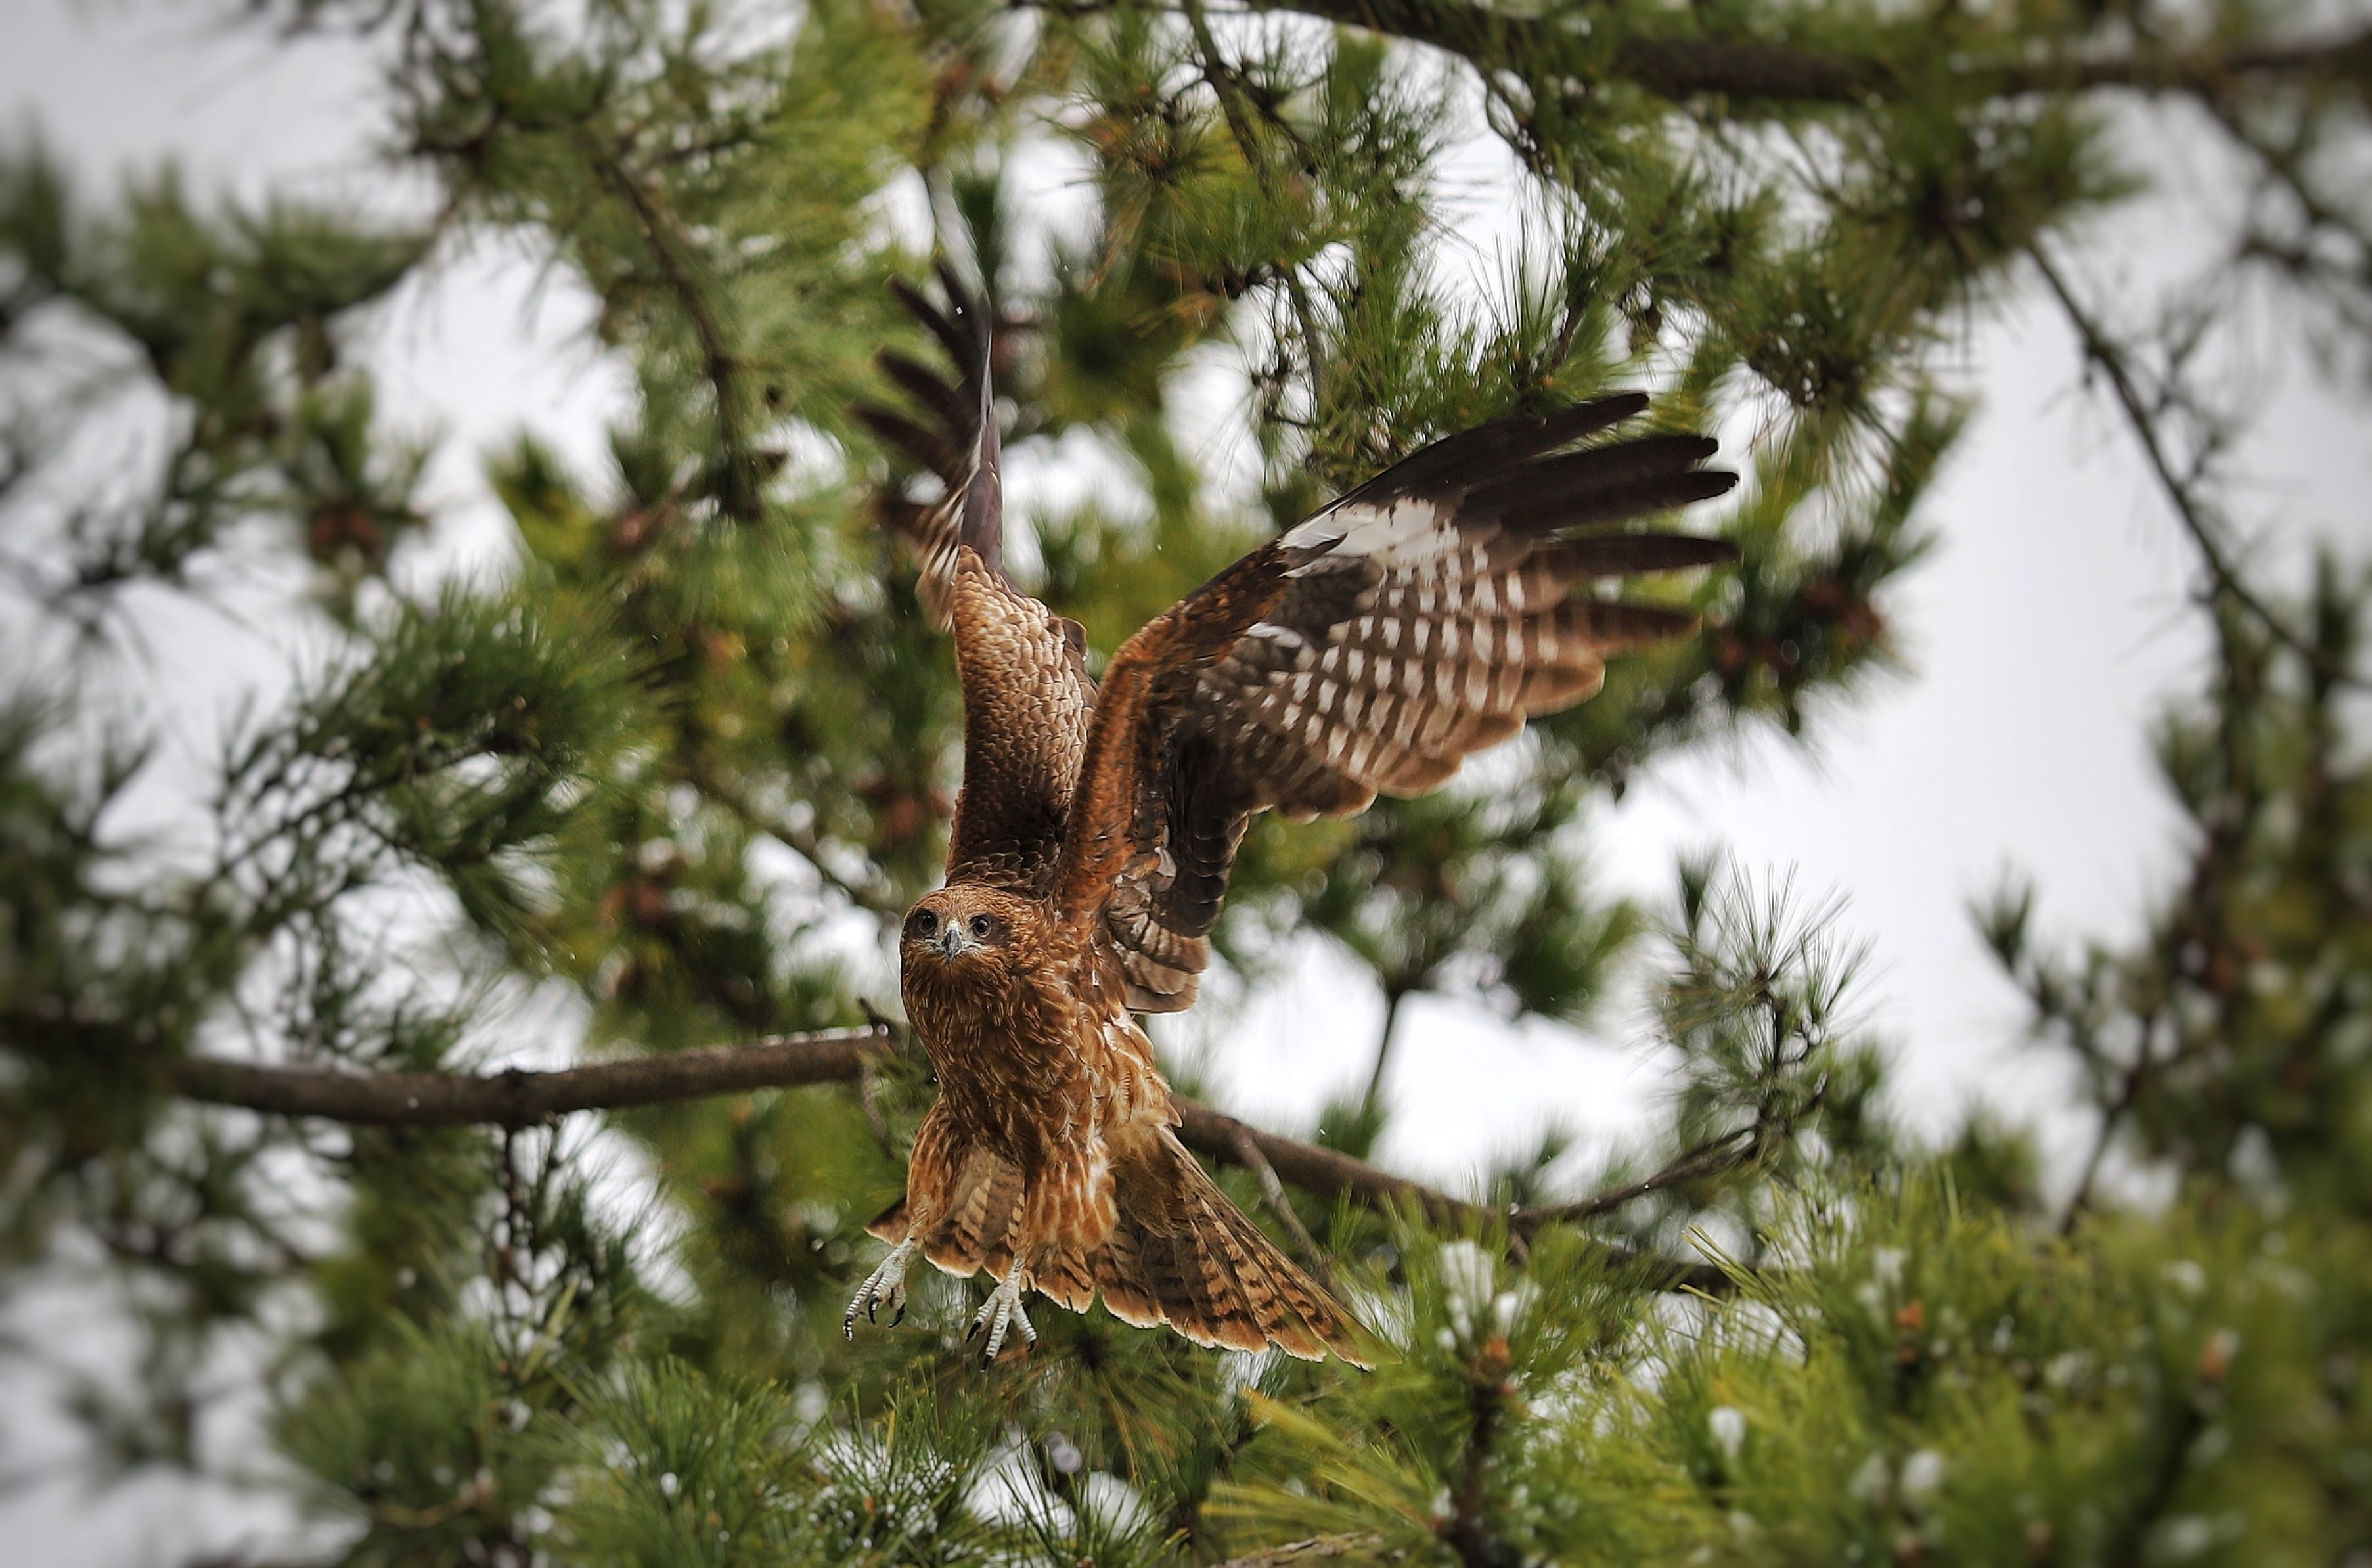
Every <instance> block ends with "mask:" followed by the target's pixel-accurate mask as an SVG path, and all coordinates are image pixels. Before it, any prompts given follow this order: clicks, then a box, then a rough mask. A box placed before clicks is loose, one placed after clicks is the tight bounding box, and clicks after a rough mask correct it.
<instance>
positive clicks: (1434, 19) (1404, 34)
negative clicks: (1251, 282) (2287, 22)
mask: <svg viewBox="0 0 2372 1568" xmlns="http://www.w3.org/2000/svg"><path fill="white" fill-rule="evenodd" d="M1252 7H1253V9H1255V10H1259V11H1293V12H1298V13H1300V14H1301V15H1304V16H1310V17H1322V18H1324V19H1325V20H1327V21H1331V22H1334V23H1337V24H1340V25H1342V26H1344V27H1356V28H1365V29H1368V30H1370V31H1373V32H1380V33H1387V34H1389V35H1390V36H1392V37H1394V38H1403V39H1407V40H1409V41H1412V42H1416V43H1426V44H1431V45H1433V46H1434V47H1436V48H1437V49H1442V50H1446V51H1448V52H1450V53H1453V54H1457V55H1459V56H1461V57H1463V58H1465V59H1467V60H1469V61H1471V62H1472V63H1473V64H1476V65H1477V66H1480V67H1483V68H1485V69H1494V68H1498V67H1502V66H1506V65H1509V64H1515V63H1516V62H1517V59H1518V57H1520V56H1522V55H1524V54H1526V53H1529V52H1543V51H1555V50H1557V49H1559V48H1560V47H1561V42H1560V40H1559V38H1558V36H1557V34H1556V33H1554V32H1553V31H1552V30H1551V29H1549V28H1548V27H1547V26H1545V25H1544V24H1542V23H1540V22H1536V21H1529V20H1524V19H1521V18H1517V17H1506V16H1504V15H1500V14H1497V13H1494V12H1493V11H1489V10H1486V9H1484V8H1483V7H1482V6H1472V5H1468V4H1464V3H1463V0H1252ZM1963 73H1964V74H1965V75H1967V76H1968V77H1969V78H1970V79H1971V81H1974V82H1978V83H1982V84H1984V85H1986V86H1988V87H1990V88H1991V89H1992V91H1993V93H1994V95H1995V96H1998V97H2002V98H2016V97H2021V96H2024V95H2026V94H2029V93H2043V92H2085V91H2093V90H2099V89H2104V88H2117V89H2125V90H2131V91H2134V92H2140V93H2146V94H2153V95H2158V94H2181V95H2185V96H2188V97H2192V98H2198V99H2205V100H2209V101H2217V100H2221V99H2226V98H2227V97H2228V96H2229V95H2230V94H2231V91H2232V89H2233V87H2235V86H2236V85H2238V84H2241V83H2253V82H2304V83H2311V84H2332V83H2343V82H2348V81H2351V80H2361V79H2362V78H2364V77H2366V76H2372V29H2366V30H2363V31H2359V32H2355V33H2351V34H2347V35H2344V36H2342V37H2337V38H2324V39H2309V40H2296V41H2288V42H2282V43H2250V44H2238V45H2232V44H2211V45H2205V46H2202V47H2199V48H2192V49H2157V48H2139V49H2133V50H2129V51H2126V52H2122V53H2118V54H2114V55H2109V56H2105V57H2101V58H2096V59H2072V60H2064V61H2046V62H2042V63H2041V64H2029V63H2027V62H2023V61H2020V62H2017V63H2015V64H2012V63H1998V64H1997V63H1992V62H1987V61H1982V60H1976V61H1971V63H1970V64H1968V65H1966V66H1965V67H1963ZM1605 74H1606V75H1608V76H1610V77H1612V78H1615V79H1617V80H1621V81H1626V82H1629V83H1631V84H1633V85H1634V86H1636V87H1644V88H1645V89H1646V90H1647V91H1649V92H1652V93H1655V94H1657V96H1659V97H1663V98H1672V99H1682V98H1694V97H1698V96H1702V95H1712V94H1718V95H1720V96H1722V97H1725V98H1727V99H1733V100H1743V101H1757V100H1760V101H1769V102H1796V103H1810V104H1818V103H1836V104H1851V105H1855V106H1862V105H1866V103H1867V102H1868V100H1869V99H1870V98H1871V97H1872V96H1873V95H1875V96H1876V97H1878V98H1879V99H1899V98H1901V97H1903V96H1905V95H1906V93H1908V92H1910V91H1913V90H1924V88H1921V89H1914V88H1913V87H1912V86H1911V85H1909V84H1906V83H1904V82H1903V81H1902V80H1901V79H1900V78H1898V77H1897V76H1896V75H1894V73H1893V72H1892V71H1891V70H1890V69H1889V67H1888V66H1887V65H1886V64H1883V63H1882V62H1880V61H1878V60H1876V59H1873V58H1867V57H1860V58H1856V57H1855V56H1853V55H1848V54H1834V53H1825V52H1820V51H1817V50H1808V49H1796V48H1791V47H1789V46H1787V45H1785V44H1776V43H1765V42H1762V41H1759V40H1753V39H1736V38H1710V37H1698V38H1670V37H1667V38H1628V39H1624V40H1622V41H1621V42H1619V43H1618V44H1616V45H1615V46H1614V49H1613V51H1612V54H1611V58H1610V62H1609V64H1608V67H1607V70H1606V73H1605Z"/></svg>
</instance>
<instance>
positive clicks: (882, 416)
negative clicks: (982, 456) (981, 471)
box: [849, 403, 966, 479]
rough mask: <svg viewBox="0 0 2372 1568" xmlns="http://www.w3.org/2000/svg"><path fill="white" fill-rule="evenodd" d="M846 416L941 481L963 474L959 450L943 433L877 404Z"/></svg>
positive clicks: (863, 405)
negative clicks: (935, 475) (934, 474)
mask: <svg viewBox="0 0 2372 1568" xmlns="http://www.w3.org/2000/svg"><path fill="white" fill-rule="evenodd" d="M849 413H850V414H851V416H852V417H854V418H855V421H856V422H857V423H858V424H862V425H863V426H865V428H866V429H867V430H869V431H871V432H872V433H873V435H874V436H875V437H876V438H877V439H878V440H879V441H880V442H881V443H882V445H884V446H886V447H891V448H893V449H894V450H896V451H899V452H902V453H903V454H905V455H906V456H907V457H909V458H911V459H913V460H914V461H915V462H917V463H920V464H921V465H922V466H923V467H924V468H926V469H928V470H931V471H932V472H933V473H936V474H937V475H939V476H940V477H941V478H942V479H948V478H949V477H950V476H953V475H959V474H961V473H962V472H963V470H964V467H965V461H966V459H965V458H964V454H963V450H962V448H961V447H958V446H957V445H956V444H955V442H954V440H953V439H952V438H951V437H950V436H948V433H947V432H945V431H943V430H934V429H932V428H931V427H930V426H929V425H927V424H921V423H919V422H918V421H915V420H913V419H910V418H908V417H907V416H906V415H904V414H902V413H900V412H897V411H896V410H894V409H886V408H883V407H881V406H880V405H879V404H878V403H859V404H857V405H856V406H855V408H853V409H851V410H850V411H849Z"/></svg>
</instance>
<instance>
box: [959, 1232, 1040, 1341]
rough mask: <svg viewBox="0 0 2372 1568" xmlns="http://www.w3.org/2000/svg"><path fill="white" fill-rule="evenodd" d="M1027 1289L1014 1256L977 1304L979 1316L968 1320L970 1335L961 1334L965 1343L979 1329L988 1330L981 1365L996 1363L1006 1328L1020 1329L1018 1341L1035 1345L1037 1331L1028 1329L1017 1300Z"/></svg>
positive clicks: (1026, 1315) (1026, 1316)
mask: <svg viewBox="0 0 2372 1568" xmlns="http://www.w3.org/2000/svg"><path fill="white" fill-rule="evenodd" d="M1028 1293H1029V1285H1028V1284H1027V1283H1024V1276H1023V1271H1022V1266H1021V1260H1020V1259H1019V1258H1016V1259H1014V1260H1013V1267H1012V1268H1010V1269H1007V1270H1006V1272H1005V1278H1003V1279H1002V1280H999V1281H998V1282H997V1283H996V1288H995V1289H994V1290H993V1291H990V1292H989V1293H988V1299H987V1300H986V1301H984V1302H983V1303H981V1307H980V1313H979V1315H978V1316H977V1317H975V1318H972V1320H971V1333H967V1334H966V1335H964V1338H965V1339H967V1340H969V1339H971V1337H972V1335H973V1334H977V1333H979V1332H980V1331H981V1330H983V1329H986V1330H988V1343H987V1344H985V1345H983V1346H982V1347H981V1353H980V1359H981V1363H982V1365H988V1364H990V1363H993V1362H994V1361H995V1360H996V1353H997V1352H998V1351H1001V1350H1003V1349H1004V1348H1005V1332H1006V1330H1007V1329H1018V1330H1021V1337H1022V1339H1024V1340H1025V1341H1027V1342H1029V1343H1030V1344H1033V1345H1034V1344H1036V1343H1037V1342H1038V1330H1036V1329H1034V1328H1031V1327H1030V1326H1029V1313H1028V1312H1027V1311H1026V1310H1024V1309H1023V1307H1022V1305H1021V1298H1022V1296H1023V1295H1027V1294H1028Z"/></svg>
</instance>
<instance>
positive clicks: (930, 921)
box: [906, 910, 939, 942]
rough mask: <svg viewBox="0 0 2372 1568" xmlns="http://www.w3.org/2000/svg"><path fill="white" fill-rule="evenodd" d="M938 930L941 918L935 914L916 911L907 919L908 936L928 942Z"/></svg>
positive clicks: (926, 911)
mask: <svg viewBox="0 0 2372 1568" xmlns="http://www.w3.org/2000/svg"><path fill="white" fill-rule="evenodd" d="M938 929H939V917H938V916H937V915H935V914H933V913H932V912H930V911H929V910H916V911H915V912H913V914H911V915H909V916H907V917H906V930H907V933H908V935H913V936H916V937H919V938H921V939H922V940H923V941H925V942H928V941H929V940H930V939H931V937H932V935H934V934H935V933H936V932H937V930H938Z"/></svg>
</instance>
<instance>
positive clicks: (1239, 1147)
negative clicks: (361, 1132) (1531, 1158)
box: [163, 1026, 1733, 1295]
mask: <svg viewBox="0 0 2372 1568" xmlns="http://www.w3.org/2000/svg"><path fill="white" fill-rule="evenodd" d="M897 1048H898V1040H897V1035H896V1033H895V1031H894V1030H892V1029H890V1028H887V1027H884V1026H875V1027H872V1028H855V1029H827V1030H823V1031H821V1032H819V1033H815V1034H798V1035H778V1036H774V1037H773V1038H771V1039H767V1040H758V1041H755V1042H754V1043H751V1044H749V1045H737V1046H718V1047H715V1048H713V1049H709V1050H704V1051H672V1052H669V1053H668V1054H666V1055H662V1056H637V1057H633V1058H629V1059H627V1060H624V1061H620V1062H596V1063H588V1064H587V1065H585V1066H582V1067H567V1068H561V1069H559V1070H556V1071H552V1072H530V1071H525V1070H513V1071H509V1072H503V1073H485V1074H467V1073H343V1072H331V1071H326V1070H324V1069H321V1068H317V1067H273V1066H264V1065H261V1064H258V1063H245V1062H227V1061H224V1060H222V1059H221V1058H218V1057H203V1056H189V1057H181V1058H179V1059H177V1060H175V1061H172V1062H169V1063H166V1064H165V1066H164V1069H163V1074H164V1078H165V1082H166V1083H167V1085H168V1086H170V1087H171V1088H172V1090H173V1091H174V1092H175V1093H177V1094H179V1095H180V1096H182V1097H183V1098H187V1099H192V1100H198V1101H202V1102H203V1103H206V1104H209V1105H230V1106H241V1107H245V1108H246V1109H250V1110H260V1111H263V1112H265V1113H267V1114H270V1115H274V1116H311V1117H320V1118H322V1119H324V1120H326V1121H343V1122H346V1123H349V1124H352V1125H355V1126H365V1127H465V1126H476V1125H486V1126H496V1127H519V1126H525V1125H528V1124H530V1123H533V1122H537V1121H545V1120H548V1119H550V1118H552V1117H554V1116H562V1115H566V1114H567V1113H569V1112H571V1111H579V1110H618V1109H627V1108H630V1107H634V1106H644V1105H664V1104H669V1103H672V1102H675V1101H679V1100H689V1099H704V1098H713V1097H715V1096H720V1095H735V1094H748V1093H750V1092H752V1091H754V1090H758V1089H774V1088H792V1087H796V1086H802V1085H808V1084H842V1083H855V1082H857V1081H859V1080H860V1079H861V1078H862V1077H863V1076H864V1074H865V1072H866V1065H867V1063H869V1062H871V1061H873V1060H875V1059H878V1058H879V1057H882V1056H886V1055H890V1054H891V1053H893V1052H894V1051H896V1050H897ZM1178 1111H1179V1117H1180V1121H1179V1127H1178V1136H1179V1138H1180V1141H1181V1142H1183V1143H1184V1144H1186V1145H1187V1146H1188V1147H1189V1148H1191V1149H1192V1150H1194V1151H1195V1152H1196V1153H1197V1154H1201V1155H1204V1156H1208V1157H1210V1158H1212V1159H1215V1160H1220V1161H1224V1162H1227V1163H1228V1164H1233V1165H1241V1166H1245V1167H1249V1168H1251V1169H1252V1170H1253V1171H1254V1173H1255V1174H1256V1175H1257V1174H1259V1166H1257V1165H1255V1164H1254V1163H1253V1156H1258V1158H1259V1160H1260V1161H1262V1162H1263V1163H1265V1165H1266V1166H1267V1167H1268V1173H1269V1175H1270V1176H1271V1177H1273V1178H1274V1179H1279V1180H1282V1181H1285V1182H1289V1183H1290V1184H1292V1185H1293V1186H1296V1187H1298V1188H1300V1189H1301V1190H1302V1191H1306V1192H1311V1193H1315V1194H1316V1195H1318V1196H1320V1197H1322V1198H1334V1199H1343V1198H1347V1199H1350V1200H1352V1201H1354V1202H1359V1203H1363V1204H1366V1205H1368V1206H1370V1207H1376V1208H1395V1207H1407V1208H1411V1209H1413V1210H1414V1211H1416V1212H1417V1213H1419V1214H1423V1215H1424V1216H1425V1217H1426V1218H1427V1219H1430V1220H1432V1221H1434V1222H1435V1223H1436V1224H1441V1225H1506V1226H1507V1227H1508V1228H1509V1229H1510V1230H1512V1231H1514V1232H1516V1233H1517V1234H1519V1235H1520V1234H1523V1233H1526V1232H1529V1231H1532V1230H1537V1229H1539V1228H1540V1227H1541V1226H1542V1225H1551V1224H1556V1223H1560V1222H1569V1221H1572V1220H1575V1219H1580V1218H1586V1217H1587V1216H1588V1215H1590V1214H1599V1213H1603V1212H1604V1211H1605V1210H1606V1209H1608V1208H1610V1207H1613V1206H1614V1203H1613V1202H1600V1201H1599V1200H1597V1199H1585V1200H1583V1201H1582V1202H1579V1203H1571V1204H1561V1205H1558V1206H1556V1207H1553V1208H1544V1209H1513V1210H1501V1209H1494V1208H1490V1207H1487V1206H1485V1205H1483V1204H1480V1203H1469V1202H1463V1201H1461V1200H1459V1199H1457V1198H1453V1197H1451V1196H1449V1195H1448V1193H1446V1192H1441V1191H1436V1190H1435V1189H1433V1188H1430V1187H1426V1186H1424V1185H1422V1184H1421V1183H1418V1182H1414V1181H1411V1180H1409V1179H1407V1178H1405V1177H1400V1176H1394V1175H1393V1174H1392V1173H1391V1172H1389V1171H1388V1170H1383V1169H1380V1168H1378V1167H1376V1166H1372V1165H1369V1164H1368V1163H1367V1162H1366V1161H1365V1160H1360V1159H1354V1158H1352V1157H1351V1156H1349V1155H1345V1154H1340V1153H1338V1152H1336V1151H1335V1150H1332V1149H1326V1148H1320V1147H1319V1146H1318V1145H1317V1144H1305V1143H1302V1142H1300V1141H1299V1140H1298V1139H1294V1138H1285V1137H1280V1136H1278V1135H1277V1134H1276V1133H1273V1132H1262V1131H1261V1130H1260V1129H1259V1128H1256V1127H1254V1126H1252V1125H1251V1124H1250V1123H1249V1122H1245V1121H1238V1120H1237V1119H1236V1118H1234V1117H1232V1116H1229V1115H1227V1113H1226V1112H1224V1111H1218V1110H1214V1109H1211V1108H1210V1107H1209V1106H1207V1105H1203V1104H1199V1103H1197V1102H1196V1101H1193V1100H1189V1099H1180V1101H1178ZM1659 1179H1662V1178H1651V1179H1650V1181H1651V1182H1654V1181H1657V1180H1659ZM1633 1186H1634V1187H1637V1186H1638V1184H1636V1183H1634V1184H1633ZM1630 1195H1635V1194H1634V1193H1633V1192H1631V1191H1630V1190H1629V1189H1625V1190H1624V1196H1625V1197H1627V1196H1630ZM1617 1201H1618V1202H1619V1201H1621V1200H1617ZM1604 1245H1605V1248H1606V1250H1607V1253H1608V1255H1609V1260H1610V1261H1612V1262H1616V1263H1620V1264H1626V1265H1627V1264H1641V1265H1644V1266H1648V1267H1651V1268H1653V1269H1656V1270H1659V1271H1660V1277H1658V1278H1657V1280H1656V1282H1655V1283H1657V1286H1658V1287H1659V1288H1662V1289H1669V1290H1694V1291H1702V1292H1704V1293H1706V1294H1709V1295H1719V1294H1726V1293H1727V1292H1728V1291H1729V1290H1730V1289H1731V1288H1732V1283H1733V1282H1732V1281H1731V1280H1730V1278H1729V1276H1728V1275H1727V1274H1726V1273H1724V1272H1722V1271H1721V1270H1720V1269H1718V1268H1715V1267H1714V1266H1713V1265H1712V1264H1709V1263H1687V1262H1681V1261H1680V1260H1649V1259H1648V1258H1647V1257H1646V1256H1645V1254H1642V1253H1639V1252H1636V1251H1634V1250H1633V1249H1629V1248H1625V1247H1620V1246H1617V1245H1615V1244H1613V1243H1606V1244H1604Z"/></svg>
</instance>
